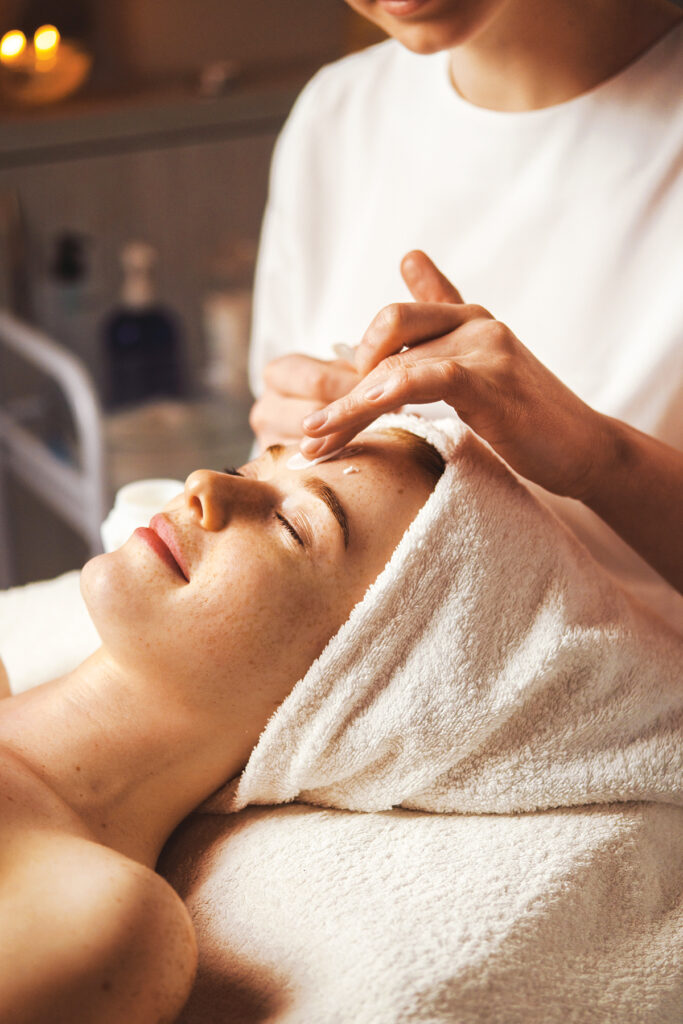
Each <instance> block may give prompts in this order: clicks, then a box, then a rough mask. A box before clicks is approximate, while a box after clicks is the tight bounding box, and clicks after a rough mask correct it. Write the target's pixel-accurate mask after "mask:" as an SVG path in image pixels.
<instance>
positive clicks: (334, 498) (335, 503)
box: [303, 476, 349, 548]
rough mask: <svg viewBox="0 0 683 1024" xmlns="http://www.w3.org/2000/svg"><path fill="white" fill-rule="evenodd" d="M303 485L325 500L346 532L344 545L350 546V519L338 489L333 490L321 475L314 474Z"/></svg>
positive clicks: (344, 532)
mask: <svg viewBox="0 0 683 1024" xmlns="http://www.w3.org/2000/svg"><path fill="white" fill-rule="evenodd" d="M303 486H304V487H305V488H306V490H307V491H309V493H310V494H312V495H313V496H314V497H315V498H319V499H320V501H323V502H324V503H325V504H326V505H327V507H328V508H329V510H330V512H331V513H332V515H333V516H334V518H335V519H336V520H337V522H338V523H339V525H340V527H341V532H342V533H343V534H344V547H345V548H348V546H349V520H348V517H347V515H346V510H345V509H344V506H343V505H342V503H341V501H340V500H339V495H338V494H337V492H336V491H333V490H332V488H331V487H330V485H329V484H326V483H325V481H324V480H321V479H320V477H319V476H312V477H310V478H309V479H308V480H304V482H303Z"/></svg>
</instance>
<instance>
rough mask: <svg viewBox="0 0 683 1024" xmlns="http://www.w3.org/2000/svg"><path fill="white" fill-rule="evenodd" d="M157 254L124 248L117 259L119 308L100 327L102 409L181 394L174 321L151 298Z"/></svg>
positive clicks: (139, 245)
mask: <svg viewBox="0 0 683 1024" xmlns="http://www.w3.org/2000/svg"><path fill="white" fill-rule="evenodd" d="M155 262H156V251H155V250H154V249H153V248H152V246H151V245H147V244H146V243H145V242H129V243H128V244H127V245H125V246H124V248H123V250H122V253H121V264H122V267H123V286H122V289H121V299H120V304H119V306H118V307H117V308H116V309H114V310H113V311H112V312H111V313H110V314H109V316H108V317H107V319H106V321H105V324H104V364H105V392H106V394H105V403H106V405H107V406H108V408H119V407H121V406H124V405H135V404H138V403H140V402H144V401H147V400H148V399H151V398H158V397H162V396H165V397H177V396H179V395H181V394H182V391H183V387H182V378H181V365H180V341H179V337H178V328H177V325H176V320H175V317H174V316H173V315H172V314H171V313H170V312H169V311H168V310H166V309H164V308H163V306H161V305H160V304H159V303H158V302H157V301H156V297H155V294H154V282H153V268H154V264H155Z"/></svg>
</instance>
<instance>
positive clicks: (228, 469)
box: [223, 466, 306, 548]
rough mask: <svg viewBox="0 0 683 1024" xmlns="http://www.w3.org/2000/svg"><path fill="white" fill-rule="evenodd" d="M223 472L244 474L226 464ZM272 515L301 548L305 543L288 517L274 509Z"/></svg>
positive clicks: (230, 474) (237, 474)
mask: <svg viewBox="0 0 683 1024" xmlns="http://www.w3.org/2000/svg"><path fill="white" fill-rule="evenodd" d="M223 472H224V473H227V475H228V476H241V477H243V476H244V473H240V471H239V469H235V467H234V466H226V467H225V469H224V470H223ZM274 515H275V518H276V519H277V520H278V521H279V522H280V523H282V525H283V526H284V528H285V530H287V532H288V533H289V534H290V535H291V536H292V537H293V538H294V540H295V541H296V542H297V544H300V545H301V547H302V548H303V547H305V546H306V545H305V544H304V542H303V540H302V539H301V537H300V536H299V534H298V533H297V531H296V530H295V529H294V527H293V526H292V524H291V523H290V521H289V519H285V517H284V516H283V515H282V513H281V512H277V511H276V512H275V513H274Z"/></svg>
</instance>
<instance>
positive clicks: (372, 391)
mask: <svg viewBox="0 0 683 1024" xmlns="http://www.w3.org/2000/svg"><path fill="white" fill-rule="evenodd" d="M383 394H384V384H375V385H373V387H371V388H368V390H367V391H364V392H363V398H367V400H368V402H373V401H374V400H375V399H376V398H381V396H382V395H383Z"/></svg>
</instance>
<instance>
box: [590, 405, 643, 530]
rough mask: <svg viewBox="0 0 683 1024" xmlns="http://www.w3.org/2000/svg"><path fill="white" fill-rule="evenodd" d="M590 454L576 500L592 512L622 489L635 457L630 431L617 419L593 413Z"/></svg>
mask: <svg viewBox="0 0 683 1024" xmlns="http://www.w3.org/2000/svg"><path fill="white" fill-rule="evenodd" d="M596 416H597V421H596V433H595V441H594V454H593V458H592V462H591V469H590V472H589V473H588V474H587V477H586V479H585V481H584V484H585V486H584V488H583V492H582V494H581V495H580V500H581V501H582V502H583V503H584V505H587V506H588V507H589V508H592V509H593V511H595V512H598V513H599V512H600V511H601V510H604V509H605V506H606V505H608V504H609V502H610V500H611V499H612V498H613V497H614V495H615V494H619V493H620V492H622V490H623V483H621V484H620V483H619V481H620V480H621V481H625V480H627V479H628V476H629V473H630V469H629V467H632V466H633V464H634V461H635V458H636V452H635V450H634V439H633V436H632V435H633V434H634V431H632V430H631V428H630V427H629V426H628V424H626V423H622V422H621V420H617V419H614V418H613V417H612V416H606V415H604V414H603V413H596Z"/></svg>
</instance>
